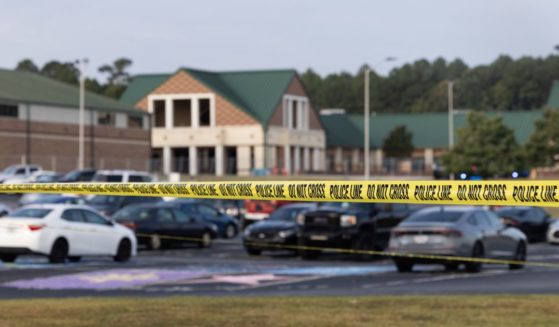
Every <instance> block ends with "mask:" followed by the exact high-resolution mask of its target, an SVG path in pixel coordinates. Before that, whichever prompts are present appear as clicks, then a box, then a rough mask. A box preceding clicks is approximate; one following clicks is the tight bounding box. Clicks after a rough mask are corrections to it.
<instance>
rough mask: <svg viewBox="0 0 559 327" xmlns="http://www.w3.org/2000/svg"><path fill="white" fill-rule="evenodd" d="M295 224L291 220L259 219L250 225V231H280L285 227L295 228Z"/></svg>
mask: <svg viewBox="0 0 559 327" xmlns="http://www.w3.org/2000/svg"><path fill="white" fill-rule="evenodd" d="M296 228H297V224H296V223H294V222H291V221H270V220H268V221H261V222H258V223H255V224H252V225H251V226H250V231H251V232H255V233H257V232H264V231H281V230H286V229H296Z"/></svg>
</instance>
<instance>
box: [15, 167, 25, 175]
mask: <svg viewBox="0 0 559 327" xmlns="http://www.w3.org/2000/svg"><path fill="white" fill-rule="evenodd" d="M14 174H15V175H25V168H19V169H18V170H16V172H15V173H14Z"/></svg>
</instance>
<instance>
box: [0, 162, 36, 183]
mask: <svg viewBox="0 0 559 327" xmlns="http://www.w3.org/2000/svg"><path fill="white" fill-rule="evenodd" d="M39 170H43V169H42V168H41V166H37V165H13V166H9V167H7V168H6V169H4V170H3V171H2V172H0V183H4V181H5V180H6V179H9V178H22V177H28V176H30V175H31V174H33V173H35V172H37V171H39Z"/></svg>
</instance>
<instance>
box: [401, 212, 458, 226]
mask: <svg viewBox="0 0 559 327" xmlns="http://www.w3.org/2000/svg"><path fill="white" fill-rule="evenodd" d="M463 215H464V212H463V211H445V210H437V211H428V212H417V213H415V214H413V215H411V216H410V217H409V218H408V219H406V220H405V221H406V222H414V223H416V222H417V223H419V222H432V223H454V222H457V221H458V220H459V219H460V217H462V216H463Z"/></svg>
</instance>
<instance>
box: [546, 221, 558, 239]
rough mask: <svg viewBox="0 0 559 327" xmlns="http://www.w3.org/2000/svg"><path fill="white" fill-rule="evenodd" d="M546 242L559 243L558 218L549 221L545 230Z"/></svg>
mask: <svg viewBox="0 0 559 327" xmlns="http://www.w3.org/2000/svg"><path fill="white" fill-rule="evenodd" d="M547 242H548V243H550V244H553V245H559V220H553V221H552V222H550V224H549V229H548V231H547Z"/></svg>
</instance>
